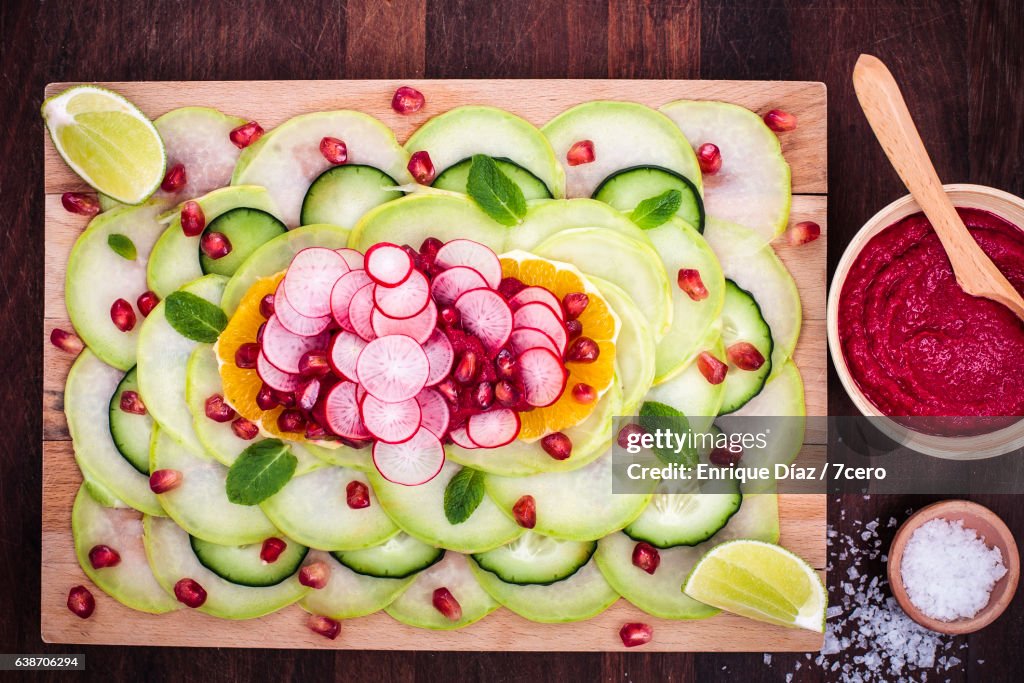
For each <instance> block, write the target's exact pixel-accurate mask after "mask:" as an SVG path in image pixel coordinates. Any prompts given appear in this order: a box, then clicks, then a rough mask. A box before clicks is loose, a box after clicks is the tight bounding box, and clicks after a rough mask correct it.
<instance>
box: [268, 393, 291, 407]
mask: <svg viewBox="0 0 1024 683" xmlns="http://www.w3.org/2000/svg"><path fill="white" fill-rule="evenodd" d="M271 391H272V392H273V393H274V400H275V401H277V405H279V406H281V407H283V408H294V407H295V394H293V393H291V392H288V391H278V390H276V389H271Z"/></svg>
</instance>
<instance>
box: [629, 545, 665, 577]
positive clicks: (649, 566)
mask: <svg viewBox="0 0 1024 683" xmlns="http://www.w3.org/2000/svg"><path fill="white" fill-rule="evenodd" d="M659 564H661V553H659V552H658V549H657V548H655V547H654V546H653V545H651V544H650V543H645V542H643V541H641V542H639V543H637V544H636V546H635V547H634V548H633V566H634V567H639V568H640V569H643V570H644V571H645V572H647V573H648V574H653V573H654V572H655V571H657V569H658V565H659Z"/></svg>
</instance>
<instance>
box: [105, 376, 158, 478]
mask: <svg viewBox="0 0 1024 683" xmlns="http://www.w3.org/2000/svg"><path fill="white" fill-rule="evenodd" d="M126 391H134V392H136V393H138V391H139V382H138V379H137V375H136V372H135V368H132V369H131V370H129V371H128V372H126V373H125V375H124V377H123V378H122V379H121V382H120V383H119V384H118V385H117V388H116V389H115V390H114V395H113V396H111V397H110V409H109V415H110V418H109V419H110V436H111V437H112V438H113V439H114V446H116V447H117V450H118V451H119V452H120V453H121V455H123V456H124V458H125V460H127V461H128V462H130V463H131V464H132V467H134V468H135V469H137V470H138V471H139V472H140V473H141V474H144V475H146V476H147V477H148V476H149V442H150V441H152V439H153V418H152V417H151V416H150V414H149V412H148V411H147V412H146V414H145V415H136V414H135V413H128V412H125V411H123V410H121V394H123V393H124V392H126Z"/></svg>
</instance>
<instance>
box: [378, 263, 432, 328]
mask: <svg viewBox="0 0 1024 683" xmlns="http://www.w3.org/2000/svg"><path fill="white" fill-rule="evenodd" d="M429 302H430V283H429V282H428V281H427V278H426V276H425V275H423V273H421V272H420V271H418V270H414V271H412V273H410V274H409V277H408V278H406V280H405V282H403V283H402V284H400V285H396V286H394V287H381V286H377V287H374V289H373V303H374V304H376V305H377V308H379V309H380V311H381V313H383V314H384V315H386V316H388V317H389V318H411V317H413V316H414V315H416V314H417V313H419V312H420V311H422V310H423V309H424V308H426V306H427V304H428V303H429Z"/></svg>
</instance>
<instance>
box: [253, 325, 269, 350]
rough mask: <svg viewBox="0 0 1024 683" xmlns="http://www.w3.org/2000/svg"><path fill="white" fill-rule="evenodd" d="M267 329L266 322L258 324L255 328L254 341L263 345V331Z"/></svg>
mask: <svg viewBox="0 0 1024 683" xmlns="http://www.w3.org/2000/svg"><path fill="white" fill-rule="evenodd" d="M266 331H267V323H265V322H262V323H260V326H259V327H257V328H256V343H257V344H259V345H260V347H261V348H262V347H263V333H264V332H266Z"/></svg>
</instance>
